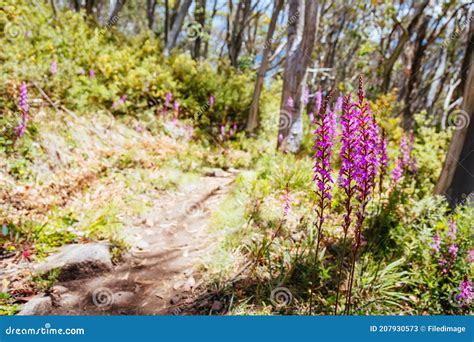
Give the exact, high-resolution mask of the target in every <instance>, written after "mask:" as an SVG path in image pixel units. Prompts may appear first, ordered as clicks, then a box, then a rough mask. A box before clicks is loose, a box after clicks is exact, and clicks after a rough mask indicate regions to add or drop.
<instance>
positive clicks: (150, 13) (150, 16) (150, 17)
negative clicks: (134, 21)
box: [146, 0, 156, 30]
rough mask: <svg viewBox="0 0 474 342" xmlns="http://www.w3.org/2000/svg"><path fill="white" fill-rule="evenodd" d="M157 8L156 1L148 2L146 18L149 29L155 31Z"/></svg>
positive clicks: (150, 0)
mask: <svg viewBox="0 0 474 342" xmlns="http://www.w3.org/2000/svg"><path fill="white" fill-rule="evenodd" d="M155 8H156V0H147V1H146V17H147V21H148V28H149V29H150V30H153V24H154V23H155Z"/></svg>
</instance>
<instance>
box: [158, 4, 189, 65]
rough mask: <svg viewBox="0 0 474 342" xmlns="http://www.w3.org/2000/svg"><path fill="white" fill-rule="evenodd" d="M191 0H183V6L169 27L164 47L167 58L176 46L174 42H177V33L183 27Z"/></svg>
mask: <svg viewBox="0 0 474 342" xmlns="http://www.w3.org/2000/svg"><path fill="white" fill-rule="evenodd" d="M191 2H192V0H184V2H183V4H182V5H181V7H180V8H179V11H178V13H177V15H176V18H175V19H174V21H173V25H172V26H171V31H170V32H169V36H168V37H167V38H168V39H167V42H166V46H165V55H166V56H168V55H169V53H170V51H171V49H173V48H174V47H175V45H176V41H177V40H178V36H179V33H180V32H181V28H182V27H183V23H184V18H185V17H186V14H188V10H189V7H190V6H191Z"/></svg>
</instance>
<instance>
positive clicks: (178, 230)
mask: <svg viewBox="0 0 474 342" xmlns="http://www.w3.org/2000/svg"><path fill="white" fill-rule="evenodd" d="M219 176H220V177H207V176H206V177H201V178H199V179H198V180H197V181H196V182H193V183H192V184H187V185H184V186H182V187H181V188H180V189H179V190H178V191H175V192H171V191H169V192H165V193H164V194H163V195H162V196H160V197H159V198H157V199H155V200H154V205H153V207H152V208H151V210H149V211H148V212H147V213H146V214H145V215H144V216H141V217H140V218H136V217H135V218H134V217H130V218H127V221H130V224H129V225H128V226H127V228H126V229H125V231H124V234H125V239H126V240H127V241H128V242H129V243H130V245H131V248H130V250H129V252H127V254H126V255H125V257H124V261H123V262H122V263H121V264H119V265H117V266H116V267H115V268H114V269H113V270H112V271H111V272H108V273H104V274H101V275H99V276H97V277H94V278H88V279H78V280H72V281H68V282H63V283H60V284H58V285H60V286H63V287H65V288H67V291H66V290H65V289H64V290H65V292H64V293H62V294H56V293H52V299H53V308H52V310H51V311H50V312H49V313H48V314H52V315H74V314H77V315H79V314H80V315H100V314H105V315H120V314H141V315H156V314H183V313H184V312H181V311H180V309H179V306H180V304H181V303H183V302H189V301H192V298H193V290H194V289H195V288H197V287H198V286H199V285H200V283H201V279H200V278H201V276H200V274H199V272H198V271H197V270H196V268H197V266H199V265H200V264H201V260H202V257H203V256H205V255H206V254H208V253H209V252H211V251H212V248H213V246H214V243H216V242H217V241H219V239H218V238H219V236H218V234H219V233H211V232H210V229H209V228H210V227H209V223H210V215H211V213H212V212H213V211H214V210H216V209H217V208H218V206H219V205H220V203H221V202H222V201H223V199H224V197H225V195H226V194H227V192H228V190H229V187H230V184H231V183H232V182H233V180H234V178H235V174H232V173H228V172H222V173H219Z"/></svg>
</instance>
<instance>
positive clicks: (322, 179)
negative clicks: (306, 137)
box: [313, 93, 336, 209]
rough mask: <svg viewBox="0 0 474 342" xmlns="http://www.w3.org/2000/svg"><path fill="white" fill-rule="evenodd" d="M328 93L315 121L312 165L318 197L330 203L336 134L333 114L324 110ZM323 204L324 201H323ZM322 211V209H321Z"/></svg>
mask: <svg viewBox="0 0 474 342" xmlns="http://www.w3.org/2000/svg"><path fill="white" fill-rule="evenodd" d="M331 95H332V93H330V94H329V95H328V96H327V97H326V100H325V102H324V104H323V106H322V109H321V111H320V114H319V116H318V118H317V120H316V121H315V123H316V125H317V128H316V130H315V131H314V136H315V140H314V150H315V154H314V156H313V159H314V160H315V164H314V167H313V169H314V178H313V181H315V182H316V183H317V188H318V191H319V192H320V196H322V197H324V198H325V199H326V200H328V201H331V194H330V191H331V188H332V183H333V179H332V176H331V172H332V167H331V157H332V147H333V145H334V137H335V133H336V120H335V115H334V112H327V111H326V108H327V105H328V102H329V99H330V96H331ZM323 202H324V201H323ZM321 209H322V208H321Z"/></svg>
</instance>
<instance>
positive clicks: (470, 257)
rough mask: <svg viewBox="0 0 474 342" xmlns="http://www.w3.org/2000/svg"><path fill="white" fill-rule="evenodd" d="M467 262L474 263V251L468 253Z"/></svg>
mask: <svg viewBox="0 0 474 342" xmlns="http://www.w3.org/2000/svg"><path fill="white" fill-rule="evenodd" d="M467 262H469V263H473V262H474V249H470V250H469V252H467Z"/></svg>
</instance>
